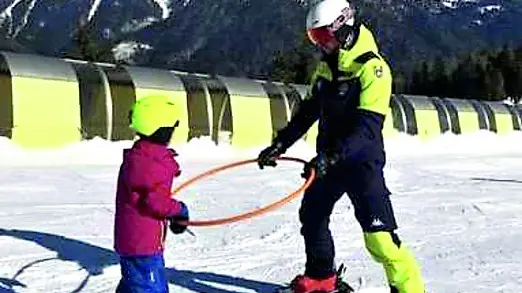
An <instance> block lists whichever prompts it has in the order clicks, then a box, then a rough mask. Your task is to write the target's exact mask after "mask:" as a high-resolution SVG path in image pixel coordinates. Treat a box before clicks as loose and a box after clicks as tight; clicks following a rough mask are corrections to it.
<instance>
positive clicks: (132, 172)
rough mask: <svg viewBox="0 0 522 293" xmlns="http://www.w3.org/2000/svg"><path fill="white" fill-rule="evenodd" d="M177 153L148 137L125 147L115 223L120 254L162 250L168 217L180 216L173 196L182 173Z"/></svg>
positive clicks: (144, 254)
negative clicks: (147, 139) (176, 158)
mask: <svg viewBox="0 0 522 293" xmlns="http://www.w3.org/2000/svg"><path fill="white" fill-rule="evenodd" d="M176 155H177V154H176V153H175V152H174V151H173V150H171V149H168V148H167V147H166V146H162V145H159V144H155V143H152V142H149V141H145V140H138V141H136V142H135V143H134V145H133V146H132V148H131V149H126V150H124V155H123V163H122V164H121V167H120V172H119V174H118V186H117V191H116V215H115V222H114V248H115V250H116V252H117V253H119V254H120V255H123V256H147V255H155V254H159V253H162V252H163V250H164V245H163V244H164V241H165V236H166V232H167V222H166V218H167V217H169V216H174V215H177V214H178V213H179V211H180V209H181V206H180V204H179V202H178V201H177V200H175V199H173V198H171V195H170V190H171V186H172V182H173V180H174V177H177V176H179V175H180V173H181V171H180V169H179V165H178V163H177V162H176V160H175V159H174V157H175V156H176Z"/></svg>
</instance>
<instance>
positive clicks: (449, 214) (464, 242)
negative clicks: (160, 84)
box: [0, 133, 522, 293]
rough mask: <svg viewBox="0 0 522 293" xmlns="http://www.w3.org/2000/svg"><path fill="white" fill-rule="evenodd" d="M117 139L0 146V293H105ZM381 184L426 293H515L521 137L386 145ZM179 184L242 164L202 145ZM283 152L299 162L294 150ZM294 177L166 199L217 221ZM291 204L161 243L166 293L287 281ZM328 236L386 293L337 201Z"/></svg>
mask: <svg viewBox="0 0 522 293" xmlns="http://www.w3.org/2000/svg"><path fill="white" fill-rule="evenodd" d="M129 145H130V142H118V143H109V142H105V141H103V140H96V139H95V140H92V141H88V142H83V143H80V144H76V145H72V146H70V147H67V148H64V149H61V150H49V151H29V150H23V149H20V148H18V147H16V146H14V145H12V144H11V143H10V142H9V141H7V140H5V139H3V140H2V139H0V149H1V151H0V292H1V293H6V292H10V293H12V292H53V293H54V292H56V293H58V292H64V293H65V292H68V293H69V292H114V288H115V286H116V284H117V282H118V280H119V266H118V261H117V258H116V256H115V254H114V253H113V251H112V227H113V210H114V205H113V202H114V192H115V180H116V176H117V170H118V167H119V165H118V164H119V163H120V161H121V156H122V155H121V149H122V148H124V147H127V146H129ZM386 145H387V148H388V150H387V151H388V163H387V166H386V170H385V172H386V178H387V182H388V184H389V187H390V189H391V190H392V192H393V195H392V201H393V203H394V207H395V210H396V215H397V219H398V222H399V225H400V229H399V234H400V235H401V236H402V238H403V240H404V241H405V243H406V244H407V245H408V246H410V247H411V249H412V250H413V251H414V253H415V254H416V256H417V258H418V260H419V262H420V264H421V266H422V269H423V272H424V274H425V278H426V282H427V285H428V289H429V292H432V293H481V292H484V293H486V292H487V293H491V292H506V293H508V292H509V293H520V292H522V268H520V259H522V245H521V244H519V243H522V198H521V195H522V148H521V146H522V134H521V133H517V134H511V135H508V136H503V137H499V136H495V135H493V134H490V133H477V134H474V135H464V136H458V137H457V136H453V135H444V136H442V137H440V138H437V139H433V140H430V141H420V140H418V139H417V138H412V137H407V136H401V137H397V138H393V139H388V140H387V141H386ZM177 150H178V151H179V153H180V156H179V161H180V163H181V165H182V168H183V174H182V177H181V178H180V179H179V180H177V181H176V182H175V184H179V183H181V182H183V181H184V180H186V179H187V178H189V177H191V176H193V175H195V174H197V173H199V172H202V171H204V170H206V169H209V168H212V167H215V166H218V165H220V164H223V163H229V162H232V161H235V160H241V159H248V158H253V157H255V156H256V155H257V152H258V151H259V149H252V150H247V151H235V150H234V149H232V148H230V147H225V146H220V147H215V146H213V145H212V144H211V143H209V142H208V141H207V140H205V139H201V140H195V141H192V142H191V143H189V144H188V145H186V146H183V147H179V148H178V149H177ZM287 155H291V156H296V157H300V158H303V159H309V158H311V157H312V156H313V152H312V150H311V149H310V148H309V147H308V146H306V145H304V144H302V143H298V144H297V145H295V147H293V148H292V149H291V150H289V152H288V153H287ZM301 168H302V166H301V165H299V164H296V163H291V162H281V163H280V165H279V166H278V167H277V168H275V169H272V168H269V169H265V170H258V169H257V167H256V166H255V165H248V166H243V167H239V168H237V169H234V170H229V171H225V172H223V173H219V174H217V175H215V176H214V177H212V178H209V179H207V180H204V181H201V182H199V183H197V184H196V185H194V186H192V187H190V188H189V189H187V190H185V191H184V192H182V193H181V194H180V195H179V196H180V198H181V199H183V200H184V201H185V202H187V204H188V205H189V206H190V207H191V209H192V216H193V219H194V220H196V219H197V220H203V219H210V218H219V217H223V216H227V215H232V214H235V213H239V212H242V211H246V210H249V209H252V208H254V207H258V206H261V205H265V204H268V203H270V202H272V201H275V200H277V199H279V198H281V197H282V196H284V195H285V194H286V193H288V192H290V191H292V190H293V189H296V188H297V187H298V186H299V185H300V184H302V183H303V180H302V179H301V178H300V177H299V174H300V172H301ZM298 207H299V200H295V201H293V202H291V203H290V204H288V205H286V206H284V207H283V208H281V209H280V210H277V211H275V212H271V213H269V214H267V215H266V216H263V217H257V218H254V219H250V220H246V221H243V222H237V223H234V224H230V225H225V226H215V227H193V228H192V231H193V232H194V233H195V235H196V236H195V237H194V236H191V235H189V234H186V235H182V236H178V237H175V236H173V235H169V236H168V240H167V241H168V242H167V245H168V248H167V251H166V254H165V256H166V262H167V267H168V273H169V281H170V289H171V292H213V293H233V292H234V293H235V292H270V291H271V289H272V288H274V287H275V286H276V284H277V283H280V282H287V281H289V280H290V279H291V278H292V277H293V276H294V275H295V274H298V273H301V272H302V268H303V264H304V252H303V243H302V239H301V236H300V235H299V223H298V218H297V210H298ZM331 228H332V230H333V233H334V237H335V240H336V247H337V256H338V259H337V261H338V262H339V263H341V262H343V263H344V264H345V265H346V266H347V267H348V271H347V280H348V281H349V282H351V283H352V284H353V285H355V286H357V285H358V284H359V283H361V286H362V287H363V288H365V289H363V290H361V292H367V293H369V292H375V293H377V292H379V293H381V292H389V291H388V290H387V289H380V290H379V289H376V288H378V287H383V286H384V283H385V282H384V274H383V271H382V269H381V267H380V266H378V265H377V264H376V263H374V262H373V261H372V260H371V259H370V258H369V255H368V254H367V253H366V251H365V249H364V247H363V242H362V237H361V236H362V235H361V231H360V229H359V227H358V225H357V222H356V221H355V219H354V217H353V210H352V208H351V205H350V202H349V200H348V199H347V198H346V197H345V198H343V199H341V200H340V201H339V203H338V205H337V206H336V208H335V210H334V214H333V215H332V225H331Z"/></svg>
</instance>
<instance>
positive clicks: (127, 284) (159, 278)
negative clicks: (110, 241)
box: [116, 255, 169, 293]
mask: <svg viewBox="0 0 522 293" xmlns="http://www.w3.org/2000/svg"><path fill="white" fill-rule="evenodd" d="M120 267H121V275H122V278H121V280H120V283H119V284H118V287H117V288H116V293H168V292H169V289H168V285H167V277H166V272H165V260H164V258H163V255H156V256H143V257H141V256H140V257H123V256H121V257H120Z"/></svg>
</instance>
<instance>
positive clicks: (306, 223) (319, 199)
mask: <svg viewBox="0 0 522 293" xmlns="http://www.w3.org/2000/svg"><path fill="white" fill-rule="evenodd" d="M383 166H384V162H382V161H379V160H376V161H366V162H360V163H356V164H354V163H351V164H341V165H338V166H336V167H335V168H333V169H332V170H330V171H329V172H328V173H327V174H326V176H325V177H323V178H322V179H316V180H315V181H314V182H313V183H312V184H311V185H310V187H309V188H308V189H307V190H306V191H305V193H304V195H303V199H302V203H301V207H300V209H299V219H300V221H301V235H303V237H304V242H305V251H306V270H305V274H306V275H307V276H309V277H314V278H323V277H326V276H329V275H331V274H332V273H333V272H335V267H334V265H335V264H334V258H335V248H334V242H333V239H332V235H331V233H330V229H329V222H330V215H331V213H332V210H333V208H334V206H335V203H336V202H337V201H338V200H339V199H340V198H341V197H342V196H343V195H344V194H345V193H347V194H348V196H349V198H350V200H351V202H352V205H353V207H354V211H355V218H356V219H357V221H358V222H359V224H360V226H361V228H362V230H363V232H378V231H390V232H392V231H393V230H395V229H397V224H396V221H395V216H394V212H393V208H392V204H391V202H390V198H389V195H390V191H389V190H388V188H387V187H386V183H385V180H384V174H383Z"/></svg>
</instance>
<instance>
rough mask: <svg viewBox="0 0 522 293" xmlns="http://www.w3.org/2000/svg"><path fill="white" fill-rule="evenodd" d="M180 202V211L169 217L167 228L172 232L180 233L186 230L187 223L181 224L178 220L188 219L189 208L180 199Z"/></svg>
mask: <svg viewBox="0 0 522 293" xmlns="http://www.w3.org/2000/svg"><path fill="white" fill-rule="evenodd" d="M179 203H180V204H181V211H180V212H179V214H178V215H176V216H172V217H170V218H169V229H170V231H172V233H174V234H181V233H183V232H185V230H187V225H182V224H180V223H178V222H179V221H188V220H189V218H190V217H189V210H188V208H187V205H186V204H185V203H184V202H182V201H180V202H179Z"/></svg>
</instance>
